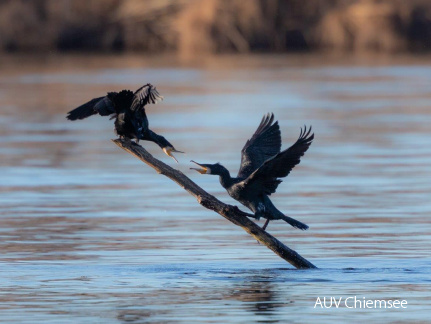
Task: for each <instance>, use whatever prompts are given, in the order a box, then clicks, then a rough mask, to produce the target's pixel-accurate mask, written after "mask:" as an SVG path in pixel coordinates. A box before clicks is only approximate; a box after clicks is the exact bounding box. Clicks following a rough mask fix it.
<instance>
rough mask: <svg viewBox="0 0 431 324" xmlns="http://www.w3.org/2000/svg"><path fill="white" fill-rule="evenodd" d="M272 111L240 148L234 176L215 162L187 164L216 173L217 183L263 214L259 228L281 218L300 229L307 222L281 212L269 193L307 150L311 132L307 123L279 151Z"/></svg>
mask: <svg viewBox="0 0 431 324" xmlns="http://www.w3.org/2000/svg"><path fill="white" fill-rule="evenodd" d="M273 121H274V115H273V114H268V115H266V116H264V117H263V118H262V121H261V123H260V125H259V127H258V128H257V130H256V132H255V133H254V134H253V136H252V137H251V139H249V140H248V141H247V143H246V144H245V146H244V147H243V149H242V150H241V155H242V156H241V166H240V169H239V172H238V176H237V177H236V178H232V177H231V176H230V174H229V171H228V170H227V169H226V168H225V167H224V166H222V165H221V164H219V163H216V164H200V163H197V162H195V161H192V162H193V163H195V164H197V165H198V166H199V167H200V168H199V169H198V168H191V169H193V170H196V171H198V172H200V173H202V174H215V175H218V176H220V183H221V185H222V186H223V187H224V188H225V189H226V190H227V192H228V193H229V195H230V196H231V197H232V198H234V199H236V200H238V201H239V202H240V203H241V204H243V205H244V206H246V207H248V208H249V209H250V210H252V211H253V213H254V215H255V218H256V219H259V218H260V217H263V218H266V222H265V225H264V226H263V229H265V228H266V226H267V225H268V223H269V221H270V220H274V219H282V220H284V221H286V222H287V223H289V224H290V225H292V226H293V227H296V228H299V229H301V230H306V229H307V228H308V226H307V225H305V224H303V223H301V222H299V221H297V220H296V219H293V218H291V217H288V216H285V215H284V214H283V213H282V212H280V211H279V210H278V209H277V208H275V206H274V205H273V204H272V202H271V200H270V199H269V197H268V196H269V195H271V194H272V193H274V192H275V191H276V189H277V187H278V185H279V184H280V183H281V182H282V181H281V180H279V179H278V178H283V177H286V176H287V175H288V174H289V173H290V171H291V170H292V169H293V168H294V167H295V165H297V164H298V163H299V162H300V158H301V156H303V155H304V153H305V152H306V151H307V150H308V148H309V146H310V144H311V142H312V140H313V139H314V134H311V135H310V133H311V127H310V129H308V130H307V127H305V126H304V129H301V134H300V135H299V138H298V140H297V141H296V143H295V144H293V145H292V146H291V147H289V148H288V149H286V150H284V151H283V152H280V149H281V135H280V128H279V126H278V121H276V122H275V123H273Z"/></svg>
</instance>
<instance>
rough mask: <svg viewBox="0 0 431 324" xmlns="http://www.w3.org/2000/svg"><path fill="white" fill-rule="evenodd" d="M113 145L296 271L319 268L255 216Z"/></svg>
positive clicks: (133, 148) (136, 149) (132, 148)
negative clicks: (274, 235) (279, 238)
mask: <svg viewBox="0 0 431 324" xmlns="http://www.w3.org/2000/svg"><path fill="white" fill-rule="evenodd" d="M112 141H113V142H114V143H115V144H117V145H118V146H119V147H121V148H122V149H123V150H125V151H126V152H128V153H130V154H132V155H134V156H136V157H137V158H139V159H140V160H141V161H143V162H144V163H146V164H148V165H149V166H150V167H152V168H153V169H155V170H156V171H157V172H158V173H160V174H163V175H164V176H166V177H168V178H169V179H171V180H173V181H174V182H176V183H177V184H178V185H179V186H180V187H182V188H184V189H185V190H187V191H188V192H189V193H190V194H191V195H192V196H194V197H195V198H196V199H197V200H198V203H199V204H201V205H202V206H204V207H205V208H207V209H210V210H213V211H215V212H216V213H218V214H220V215H221V216H223V217H224V218H226V219H227V220H228V221H230V222H232V223H234V224H235V225H238V226H241V227H242V228H243V229H244V230H245V231H246V232H247V233H249V234H250V235H251V236H253V237H254V238H255V239H256V240H257V241H259V242H260V243H262V244H263V245H266V247H268V248H269V249H271V250H272V251H274V253H276V254H277V255H278V256H280V257H281V258H283V259H284V260H286V261H287V262H289V263H290V264H292V265H293V266H294V267H296V268H297V269H310V268H316V266H315V265H313V264H312V263H311V262H309V261H307V260H306V259H304V258H303V257H302V256H300V255H299V254H298V253H296V252H295V251H294V250H292V249H290V248H288V247H287V246H286V245H284V244H283V243H281V242H280V241H279V240H277V239H276V238H275V237H273V236H272V235H270V234H269V233H267V232H266V231H264V230H263V229H262V228H261V227H259V226H258V225H257V224H256V223H254V222H253V221H251V220H250V219H248V217H253V216H254V215H252V214H248V213H245V212H243V211H241V210H240V209H239V208H238V207H236V206H231V205H227V204H225V203H223V202H221V201H220V200H218V199H217V198H215V197H214V196H212V195H210V194H209V193H207V192H206V191H205V190H203V189H202V188H201V187H199V186H198V185H197V184H196V183H194V182H193V181H192V180H190V179H189V178H188V177H187V176H186V175H184V173H182V172H181V171H179V170H175V169H173V168H172V167H170V166H169V165H167V164H165V163H163V162H162V161H159V160H157V159H156V158H154V157H153V156H152V155H151V154H150V153H148V152H147V151H146V150H145V149H144V148H143V147H142V146H140V145H138V144H136V143H134V142H132V141H130V140H127V139H126V140H122V139H116V140H112Z"/></svg>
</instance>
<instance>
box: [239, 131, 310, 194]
mask: <svg viewBox="0 0 431 324" xmlns="http://www.w3.org/2000/svg"><path fill="white" fill-rule="evenodd" d="M310 133H311V127H310V129H308V130H307V127H304V129H303V130H302V129H301V134H300V135H299V138H298V140H297V141H296V143H295V144H293V145H292V146H291V147H289V148H288V149H286V150H284V151H283V152H281V153H278V154H277V155H276V156H274V157H272V158H270V159H268V160H266V161H265V163H263V165H262V166H261V167H260V168H259V169H257V170H256V171H254V172H253V173H252V174H251V175H250V176H249V177H248V178H247V179H245V180H244V185H253V187H254V188H255V189H256V190H263V192H264V193H265V194H267V195H270V194H271V193H274V192H275V190H277V186H278V185H279V184H280V183H281V180H278V179H277V178H283V177H286V176H287V175H288V174H289V173H290V171H292V169H293V168H294V167H295V165H297V164H299V162H300V161H301V160H300V158H301V156H303V155H304V153H305V152H306V151H307V150H308V148H309V147H310V144H311V142H312V141H313V139H314V133H313V134H311V135H310Z"/></svg>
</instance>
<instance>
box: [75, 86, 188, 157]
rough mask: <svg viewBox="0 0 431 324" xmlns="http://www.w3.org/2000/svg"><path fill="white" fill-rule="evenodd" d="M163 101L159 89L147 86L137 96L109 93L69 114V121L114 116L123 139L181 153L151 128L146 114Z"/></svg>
mask: <svg viewBox="0 0 431 324" xmlns="http://www.w3.org/2000/svg"><path fill="white" fill-rule="evenodd" d="M161 100H163V97H162V96H161V95H160V94H159V92H158V91H157V89H156V88H155V87H154V86H152V85H151V84H149V83H148V84H146V85H144V86H142V87H141V88H139V89H138V90H136V91H135V92H134V93H133V92H132V91H130V90H122V91H120V92H108V94H107V95H106V96H104V97H99V98H94V99H92V100H90V101H89V102H87V103H85V104H83V105H81V106H79V107H78V108H75V109H73V110H71V111H69V112H68V115H67V119H69V120H77V119H84V118H87V117H90V116H92V115H96V114H99V115H101V116H109V115H111V116H112V117H111V119H113V118H115V131H116V133H117V135H119V136H120V137H122V138H129V139H136V142H139V140H145V141H151V142H154V143H156V144H157V145H159V146H160V148H161V149H162V150H163V152H165V153H166V154H167V155H168V156H170V157H172V158H173V159H174V160H175V161H176V162H178V161H177V160H176V159H175V157H174V156H173V155H172V152H178V153H183V152H180V151H177V150H176V149H175V148H174V147H173V145H172V144H171V143H169V142H168V141H167V140H166V139H165V138H164V137H163V136H161V135H158V134H156V133H154V132H153V131H152V130H150V129H149V128H148V119H147V115H146V114H145V106H146V105H147V104H149V103H151V104H156V103H157V102H159V101H161Z"/></svg>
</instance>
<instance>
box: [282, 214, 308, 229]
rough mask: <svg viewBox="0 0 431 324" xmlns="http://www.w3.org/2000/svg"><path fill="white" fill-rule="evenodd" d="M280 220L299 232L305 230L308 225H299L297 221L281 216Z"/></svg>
mask: <svg viewBox="0 0 431 324" xmlns="http://www.w3.org/2000/svg"><path fill="white" fill-rule="evenodd" d="M281 219H282V220H284V221H285V222H286V223H288V224H290V225H291V226H293V227H295V228H299V229H300V230H303V231H305V230H307V229H308V225H305V224H304V223H301V222H300V221H297V220H296V219H293V218H292V217H289V216H285V215H283V216H282V217H281Z"/></svg>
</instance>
